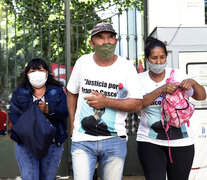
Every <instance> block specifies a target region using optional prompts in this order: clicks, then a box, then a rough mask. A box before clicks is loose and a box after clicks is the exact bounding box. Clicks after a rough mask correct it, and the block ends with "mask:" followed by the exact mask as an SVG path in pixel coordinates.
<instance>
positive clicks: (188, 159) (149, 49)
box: [137, 37, 206, 180]
mask: <svg viewBox="0 0 207 180" xmlns="http://www.w3.org/2000/svg"><path fill="white" fill-rule="evenodd" d="M145 60H146V64H147V66H148V68H149V70H148V71H146V72H143V73H140V74H138V77H139V81H140V86H141V87H143V91H144V94H145V95H144V97H143V104H142V105H143V109H142V111H141V118H140V125H139V128H138V132H137V141H138V143H137V152H138V156H139V159H140V162H141V165H142V167H143V170H144V174H145V177H146V180H166V176H167V178H168V180H187V179H188V176H189V173H190V170H191V166H192V162H193V157H194V144H193V135H192V130H191V127H188V126H187V124H184V125H183V126H181V128H176V127H172V126H170V128H169V130H168V132H167V133H168V135H167V133H166V132H165V129H164V128H163V125H162V122H161V101H162V94H165V93H169V94H172V93H173V92H174V91H175V90H177V89H178V88H181V89H183V90H184V91H185V92H186V94H187V95H188V97H189V96H191V97H192V98H193V99H195V100H204V99H205V98H206V92H205V89H204V87H203V86H201V85H200V84H198V83H197V82H196V81H195V80H193V79H191V78H189V77H188V76H187V75H186V74H183V73H182V72H180V71H179V70H178V69H175V70H174V80H175V81H176V82H179V84H175V83H166V79H167V78H169V77H170V74H171V72H172V71H171V70H172V69H171V68H166V65H167V49H166V45H165V43H163V42H162V41H160V40H158V39H156V38H153V37H148V38H147V39H146V42H145ZM169 147H170V151H169ZM170 152H171V154H170ZM171 158H172V159H171ZM171 160H172V161H173V163H172V161H171Z"/></svg>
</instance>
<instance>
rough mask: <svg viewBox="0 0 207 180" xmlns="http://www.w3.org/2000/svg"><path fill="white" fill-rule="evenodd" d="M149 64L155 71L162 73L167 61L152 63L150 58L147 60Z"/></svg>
mask: <svg viewBox="0 0 207 180" xmlns="http://www.w3.org/2000/svg"><path fill="white" fill-rule="evenodd" d="M147 65H148V67H149V69H150V70H151V71H152V72H153V73H155V74H161V73H162V72H163V71H164V70H165V68H166V66H167V62H166V63H164V64H152V63H150V62H149V60H147Z"/></svg>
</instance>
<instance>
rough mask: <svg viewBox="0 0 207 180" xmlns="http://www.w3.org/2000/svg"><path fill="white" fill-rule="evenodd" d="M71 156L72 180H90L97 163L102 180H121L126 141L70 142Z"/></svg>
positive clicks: (116, 138) (115, 138) (117, 138)
mask: <svg viewBox="0 0 207 180" xmlns="http://www.w3.org/2000/svg"><path fill="white" fill-rule="evenodd" d="M71 154H72V166H73V177H74V180H92V178H93V174H94V170H95V167H96V165H97V162H99V168H100V177H101V179H102V180H121V179H122V174H123V168H124V161H125V157H126V154H127V146H126V139H125V138H124V139H122V138H120V137H113V138H109V139H104V140H99V141H81V142H72V145H71Z"/></svg>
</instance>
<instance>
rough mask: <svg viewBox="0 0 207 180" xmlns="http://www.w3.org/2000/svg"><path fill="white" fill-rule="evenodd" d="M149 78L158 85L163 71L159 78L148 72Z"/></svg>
mask: <svg viewBox="0 0 207 180" xmlns="http://www.w3.org/2000/svg"><path fill="white" fill-rule="evenodd" d="M149 76H150V78H151V79H152V80H153V81H154V82H155V83H159V82H161V81H162V80H163V79H164V77H165V71H164V72H163V73H162V75H161V76H160V77H159V76H158V75H153V74H152V72H151V71H149Z"/></svg>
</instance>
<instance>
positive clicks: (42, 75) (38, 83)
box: [28, 71, 47, 88]
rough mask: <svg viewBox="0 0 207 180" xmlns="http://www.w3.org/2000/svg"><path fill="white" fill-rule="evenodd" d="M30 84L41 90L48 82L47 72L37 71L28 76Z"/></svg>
mask: <svg viewBox="0 0 207 180" xmlns="http://www.w3.org/2000/svg"><path fill="white" fill-rule="evenodd" d="M28 76H29V82H30V84H31V85H32V86H34V87H35V88H41V87H42V86H44V85H45V83H46V81H47V76H46V72H42V71H35V72H31V73H30V74H28Z"/></svg>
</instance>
